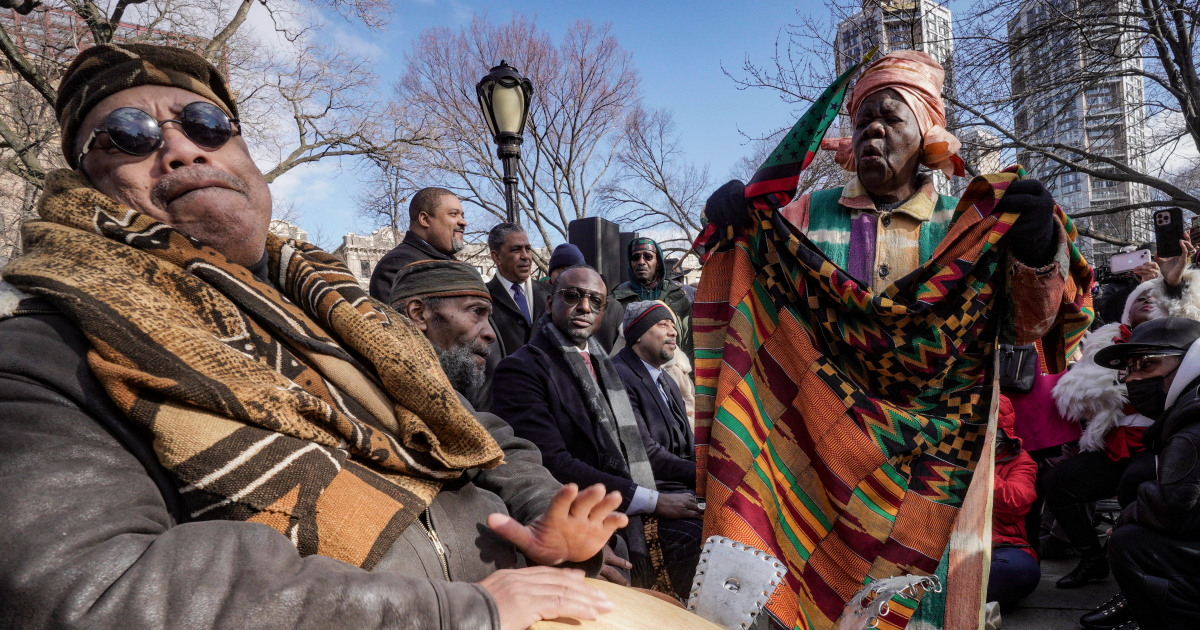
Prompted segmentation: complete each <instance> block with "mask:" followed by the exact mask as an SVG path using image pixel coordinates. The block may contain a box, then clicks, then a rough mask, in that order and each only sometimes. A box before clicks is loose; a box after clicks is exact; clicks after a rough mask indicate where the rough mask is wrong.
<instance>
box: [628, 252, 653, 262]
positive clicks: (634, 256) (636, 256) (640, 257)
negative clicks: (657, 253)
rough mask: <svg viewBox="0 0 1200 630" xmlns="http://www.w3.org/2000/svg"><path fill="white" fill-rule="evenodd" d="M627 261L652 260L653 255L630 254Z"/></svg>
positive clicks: (644, 253) (649, 253) (642, 253)
mask: <svg viewBox="0 0 1200 630" xmlns="http://www.w3.org/2000/svg"><path fill="white" fill-rule="evenodd" d="M629 260H654V254H653V253H651V252H639V253H636V254H630V255H629Z"/></svg>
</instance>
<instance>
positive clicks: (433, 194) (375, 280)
mask: <svg viewBox="0 0 1200 630" xmlns="http://www.w3.org/2000/svg"><path fill="white" fill-rule="evenodd" d="M466 230H467V215H466V213H464V212H463V207H462V202H461V201H459V200H458V197H457V196H455V194H454V193H452V192H450V191H449V190H446V189H445V188H422V189H421V190H418V191H417V194H415V195H413V197H412V200H411V201H409V202H408V231H407V232H405V233H404V239H403V240H402V241H400V244H399V245H397V246H396V247H395V248H393V249H392V250H391V251H390V252H388V253H386V254H384V255H383V258H380V259H379V262H378V263H376V265H375V270H374V271H372V272H371V284H370V293H371V297H373V298H375V299H376V300H379V301H380V302H387V301H388V298H389V297H390V296H391V292H392V284H393V283H394V282H395V279H396V273H397V272H399V271H400V270H401V269H403V268H404V267H405V266H406V265H409V264H411V263H414V262H417V261H418V260H429V259H432V260H455V258H454V255H455V254H457V253H458V252H459V251H461V250H462V248H463V235H464V234H466Z"/></svg>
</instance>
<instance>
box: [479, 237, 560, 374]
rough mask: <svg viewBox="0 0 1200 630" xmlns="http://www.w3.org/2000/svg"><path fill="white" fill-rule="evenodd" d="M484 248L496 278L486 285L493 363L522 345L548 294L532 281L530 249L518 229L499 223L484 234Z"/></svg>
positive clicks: (531, 253) (531, 255) (531, 329)
mask: <svg viewBox="0 0 1200 630" xmlns="http://www.w3.org/2000/svg"><path fill="white" fill-rule="evenodd" d="M488 249H489V250H490V251H491V255H492V262H493V263H495V264H496V275H495V277H493V278H492V279H491V280H490V281H489V282H488V283H487V287H488V291H489V292H490V293H491V294H492V308H493V313H492V321H493V322H494V323H495V326H496V337H497V339H498V345H499V350H500V352H499V356H498V357H497V360H499V359H503V358H504V357H506V356H508V355H510V354H512V353H514V352H516V351H517V348H520V347H521V346H523V345H525V344H526V343H527V342H528V341H529V337H530V335H531V333H532V331H533V326H534V322H536V321H537V320H538V318H539V317H541V316H542V313H544V312H546V297H547V296H548V292H547V291H546V288H545V287H544V286H543V285H542V283H540V282H533V281H532V280H531V279H530V276H531V275H532V273H533V248H532V247H531V246H530V245H529V236H528V235H527V234H525V230H523V229H521V226H519V225H516V224H514V223H501V224H499V225H497V226H496V227H494V228H492V229H491V231H490V232H488Z"/></svg>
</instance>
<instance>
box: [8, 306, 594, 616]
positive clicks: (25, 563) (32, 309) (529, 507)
mask: <svg viewBox="0 0 1200 630" xmlns="http://www.w3.org/2000/svg"><path fill="white" fill-rule="evenodd" d="M4 286H6V285H3V284H0V287H4ZM14 302H15V300H14V299H13V298H12V296H11V295H8V296H4V295H0V339H3V343H0V513H2V514H4V519H3V520H2V524H0V540H2V541H5V542H6V544H4V548H5V552H4V554H2V555H0V602H7V603H8V604H9V605H7V606H0V627H6V628H15V627H22V628H36V627H56V628H89V629H90V628H162V627H180V626H186V627H189V628H215V627H229V626H236V627H239V628H332V627H354V628H394V627H398V626H400V625H403V626H405V627H420V628H446V629H450V628H499V627H500V623H499V618H498V616H497V612H496V607H495V604H494V602H493V601H492V599H491V596H490V595H489V594H488V593H487V591H485V590H484V589H483V588H482V587H480V586H479V585H478V584H475V582H477V581H479V580H480V579H482V578H483V577H485V576H487V575H488V574H490V573H492V572H493V571H495V570H497V569H503V568H516V567H521V566H524V565H525V560H524V558H523V557H522V556H521V555H520V554H519V553H518V552H517V551H516V549H515V548H514V547H513V546H512V545H511V544H509V543H508V542H507V541H504V540H503V539H501V538H499V537H498V536H496V535H494V534H492V533H490V531H489V530H488V529H487V527H486V525H485V521H486V519H487V516H488V515H489V514H491V513H493V512H501V513H509V514H511V515H513V517H514V518H516V519H518V520H520V521H522V522H526V523H528V522H530V521H532V520H533V519H534V518H536V517H537V516H539V515H541V514H542V513H544V512H545V509H546V507H547V506H548V505H549V502H550V498H551V497H552V496H553V494H554V493H555V492H556V491H557V490H558V488H560V487H561V486H560V485H559V484H558V483H557V482H556V481H554V480H553V479H552V478H551V477H550V475H549V473H548V472H547V471H546V469H545V468H543V467H542V466H541V458H540V455H539V453H538V451H537V449H536V448H535V447H534V446H533V445H532V444H530V443H529V442H527V441H525V440H521V439H519V438H516V437H515V436H514V435H513V432H512V429H511V428H510V427H509V426H508V425H507V424H505V423H504V422H503V421H501V420H500V419H499V418H497V417H496V416H493V415H491V414H482V413H481V414H476V418H477V419H478V420H479V421H480V423H482V424H483V425H484V426H485V427H487V429H488V430H489V432H490V433H491V434H492V436H493V437H494V438H495V439H496V440H497V442H498V443H499V444H500V446H501V448H503V450H504V460H505V463H504V464H503V465H501V466H498V467H496V468H493V469H491V470H486V471H481V470H468V471H467V472H465V473H464V474H463V476H462V477H460V478H459V479H456V480H453V481H451V482H449V483H447V484H446V485H445V486H443V488H442V491H441V492H439V493H438V495H437V497H436V498H435V500H434V502H433V503H432V505H431V506H430V508H429V519H430V522H431V523H432V525H433V528H434V531H435V532H436V533H437V536H438V538H439V539H440V541H441V543H442V544H443V545H444V546H445V547H446V549H447V550H448V551H447V554H446V556H445V560H446V564H445V566H443V564H442V561H441V559H440V558H439V556H438V554H437V552H436V551H435V546H434V542H433V540H432V539H431V536H430V535H429V533H428V531H427V530H426V529H425V528H424V527H423V526H422V525H421V524H420V523H419V522H418V523H414V524H413V525H410V526H409V527H408V528H407V529H405V531H404V532H403V534H402V535H401V536H400V538H399V539H397V540H396V542H395V543H394V544H393V545H392V546H391V548H390V549H389V550H387V551H386V552H385V553H384V555H383V557H382V559H381V560H380V561H379V563H378V564H377V565H376V566H375V567H374V568H373V569H372V570H371V571H367V570H364V569H361V568H358V567H355V566H352V565H349V564H345V563H342V562H339V561H336V560H333V559H331V558H329V557H325V556H321V555H312V556H308V557H300V555H299V553H297V550H296V546H295V545H294V544H293V543H292V542H291V541H289V540H288V539H287V538H286V537H284V536H283V535H282V534H280V533H279V532H278V531H276V530H275V529H272V528H271V527H268V526H266V525H263V524H259V523H252V522H235V521H221V520H210V521H196V522H188V521H189V520H190V519H189V518H188V515H187V514H186V513H184V512H183V511H182V510H181V508H180V506H181V502H180V500H179V496H178V490H177V489H176V486H175V483H174V482H173V481H172V480H171V479H170V478H168V476H167V474H166V472H165V471H164V469H163V468H162V466H161V465H160V464H159V463H158V460H157V458H156V457H155V455H154V452H153V449H152V446H151V444H150V441H149V436H148V435H147V434H146V433H145V432H144V431H143V430H142V429H140V428H139V427H136V426H134V425H133V424H131V423H130V422H129V421H128V420H127V418H126V417H125V416H124V414H122V413H121V412H120V411H119V410H118V409H117V408H116V406H114V405H113V403H112V402H111V400H110V399H109V396H108V394H107V392H105V390H104V389H103V388H102V386H101V385H100V383H99V381H97V380H96V378H95V377H94V376H93V375H92V371H91V369H90V367H89V366H88V362H87V352H88V347H89V346H88V342H87V340H86V338H85V337H84V336H83V335H82V333H81V332H80V331H79V329H78V328H76V327H75V326H74V325H73V324H72V323H71V322H70V321H68V320H67V318H66V317H64V316H63V315H61V314H60V313H58V312H57V311H56V310H55V309H54V308H53V307H51V306H50V305H49V304H48V303H46V302H43V301H40V300H24V301H21V302H19V303H17V304H14ZM464 404H465V403H464ZM599 560H600V556H599V555H597V557H596V558H594V559H593V561H592V562H591V563H590V564H589V566H588V567H587V568H589V569H590V570H593V571H596V570H598V569H599ZM447 574H448V575H449V580H448V579H447V578H446V575H447ZM450 580H453V581H450ZM18 602H19V605H14V604H17V603H18Z"/></svg>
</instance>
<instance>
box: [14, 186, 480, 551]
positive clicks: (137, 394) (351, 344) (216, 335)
mask: <svg viewBox="0 0 1200 630" xmlns="http://www.w3.org/2000/svg"><path fill="white" fill-rule="evenodd" d="M39 212H40V214H41V217H42V219H43V220H41V221H32V222H29V223H27V224H26V225H25V226H24V228H23V229H22V237H23V246H24V250H25V252H26V253H25V255H24V256H22V257H20V258H18V259H16V260H13V261H12V262H11V263H9V265H8V266H7V267H6V268H5V269H4V272H3V275H4V279H5V280H7V281H8V282H10V283H11V284H13V285H15V286H17V287H18V288H20V289H22V290H24V291H26V292H28V293H31V294H34V295H38V296H43V297H45V298H46V299H48V300H49V301H51V302H52V303H53V304H54V305H55V306H56V307H57V308H58V309H59V310H60V311H62V312H63V313H64V314H65V315H66V316H67V317H68V318H70V319H71V320H72V321H73V322H74V323H75V324H76V325H77V326H79V328H80V329H81V330H82V331H83V333H84V334H85V335H86V336H87V338H88V340H89V341H90V343H91V348H90V350H89V352H88V364H89V365H90V366H91V369H92V371H93V373H94V374H95V376H96V378H97V379H99V381H100V382H101V383H102V384H103V386H104V387H105V389H106V391H107V392H108V394H109V396H110V397H111V398H112V400H113V402H114V403H115V404H116V405H117V407H118V408H120V409H121V410H122V411H123V412H124V413H125V414H126V416H128V418H129V419H130V421H131V422H133V423H134V424H136V425H138V426H141V427H143V428H145V429H146V430H147V431H149V432H150V433H151V434H152V435H153V437H154V441H153V444H154V450H155V454H156V455H157V457H158V459H159V461H160V462H162V464H163V466H164V467H165V468H166V469H167V470H168V471H169V472H170V473H171V475H172V476H173V477H174V478H175V480H176V483H177V484H178V486H179V490H180V495H181V498H182V500H183V502H184V506H185V508H186V510H187V511H188V512H189V514H190V516H191V518H194V519H200V520H222V519H224V520H235V521H253V522H258V523H264V524H266V525H269V526H271V527H273V528H275V529H276V530H278V531H279V532H280V533H282V534H284V535H285V536H287V537H288V538H289V539H290V540H291V541H292V542H293V543H294V544H295V545H296V547H297V549H298V550H299V552H300V554H301V555H304V556H307V555H310V554H321V555H326V556H330V557H333V558H336V559H338V560H342V561H345V562H348V563H351V564H354V565H358V566H361V567H364V568H368V569H369V568H371V567H372V566H374V565H375V563H376V562H377V561H378V560H379V559H380V558H381V557H382V556H383V554H384V553H386V552H387V550H388V549H389V548H390V547H391V545H392V543H393V542H394V541H395V540H396V539H397V538H398V537H399V536H400V534H401V533H402V532H403V531H404V530H405V529H406V528H407V527H408V526H409V525H410V524H411V523H412V522H413V521H415V520H416V519H417V517H418V516H419V515H420V514H421V512H422V511H423V510H424V509H425V508H426V507H428V505H429V504H430V502H431V501H432V500H433V497H434V496H435V495H436V494H437V493H438V491H439V488H440V487H441V484H442V483H443V482H445V481H447V480H453V479H457V478H458V477H460V476H461V474H462V472H463V471H464V470H466V469H468V468H475V467H481V468H489V467H493V466H496V465H498V464H500V463H501V462H502V459H503V451H501V450H500V448H499V446H498V445H497V444H496V442H495V440H493V439H492V437H491V436H490V435H489V434H488V433H487V431H486V430H485V429H484V428H483V427H482V426H481V425H480V424H479V423H478V422H477V421H476V420H475V419H474V418H473V417H472V416H471V415H470V414H469V413H468V412H467V411H466V410H465V409H464V408H463V407H462V406H461V405H460V404H459V402H458V398H457V396H456V395H455V394H454V391H453V390H452V389H451V387H450V384H449V382H448V381H447V380H446V377H445V375H444V374H443V373H442V371H441V370H440V369H439V368H438V359H437V357H436V355H435V354H434V352H433V349H432V347H431V346H430V345H429V343H428V341H426V340H425V338H424V336H423V335H422V334H421V333H420V332H419V331H417V330H416V329H415V328H414V327H413V326H412V325H411V324H410V323H409V322H408V321H407V320H405V319H404V318H402V317H399V316H398V314H397V313H395V311H392V310H391V309H389V308H387V307H385V306H383V305H381V304H379V303H378V302H374V301H372V300H371V299H370V298H368V297H367V295H366V294H365V293H364V292H363V291H362V290H361V289H360V288H359V286H358V283H357V282H356V281H355V279H354V277H353V276H352V275H351V274H350V272H349V271H348V270H347V269H346V268H345V267H344V266H343V265H342V263H341V262H340V261H338V260H337V259H335V258H333V257H332V256H330V255H329V254H326V253H325V252H322V251H320V250H318V249H316V248H315V247H313V246H312V245H309V244H307V243H300V242H296V241H283V240H281V239H279V238H278V237H275V236H269V237H268V239H267V243H266V249H267V254H268V259H269V268H270V270H271V271H270V275H271V284H268V283H265V282H263V281H261V280H260V279H259V278H256V277H255V276H253V275H252V274H251V273H250V272H249V270H247V269H246V268H244V267H242V266H239V265H236V264H234V263H231V262H230V261H229V260H227V259H226V258H225V257H224V256H222V255H221V254H220V253H219V252H217V251H215V250H213V249H212V248H209V247H206V246H203V245H201V244H199V243H198V242H197V241H195V240H192V239H191V238H189V237H187V236H185V235H184V234H182V233H181V232H179V231H177V230H175V229H173V228H171V227H170V226H167V225H165V224H163V223H160V222H158V221H155V220H153V219H151V218H150V217H148V216H146V215H143V214H141V213H138V212H136V211H134V210H132V209H130V208H127V207H124V206H121V205H119V204H118V203H116V202H115V201H113V200H112V199H110V198H108V197H106V196H105V195H103V194H101V193H100V192H98V191H96V190H95V189H93V188H92V187H91V186H90V185H89V184H88V182H87V181H85V180H84V179H82V178H81V177H80V176H78V175H77V174H75V173H73V172H71V171H56V172H54V173H52V174H51V175H50V177H49V178H48V179H47V184H46V192H45V194H44V196H43V197H42V200H41V202H40V205H39ZM364 365H365V366H366V367H363V366H364Z"/></svg>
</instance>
